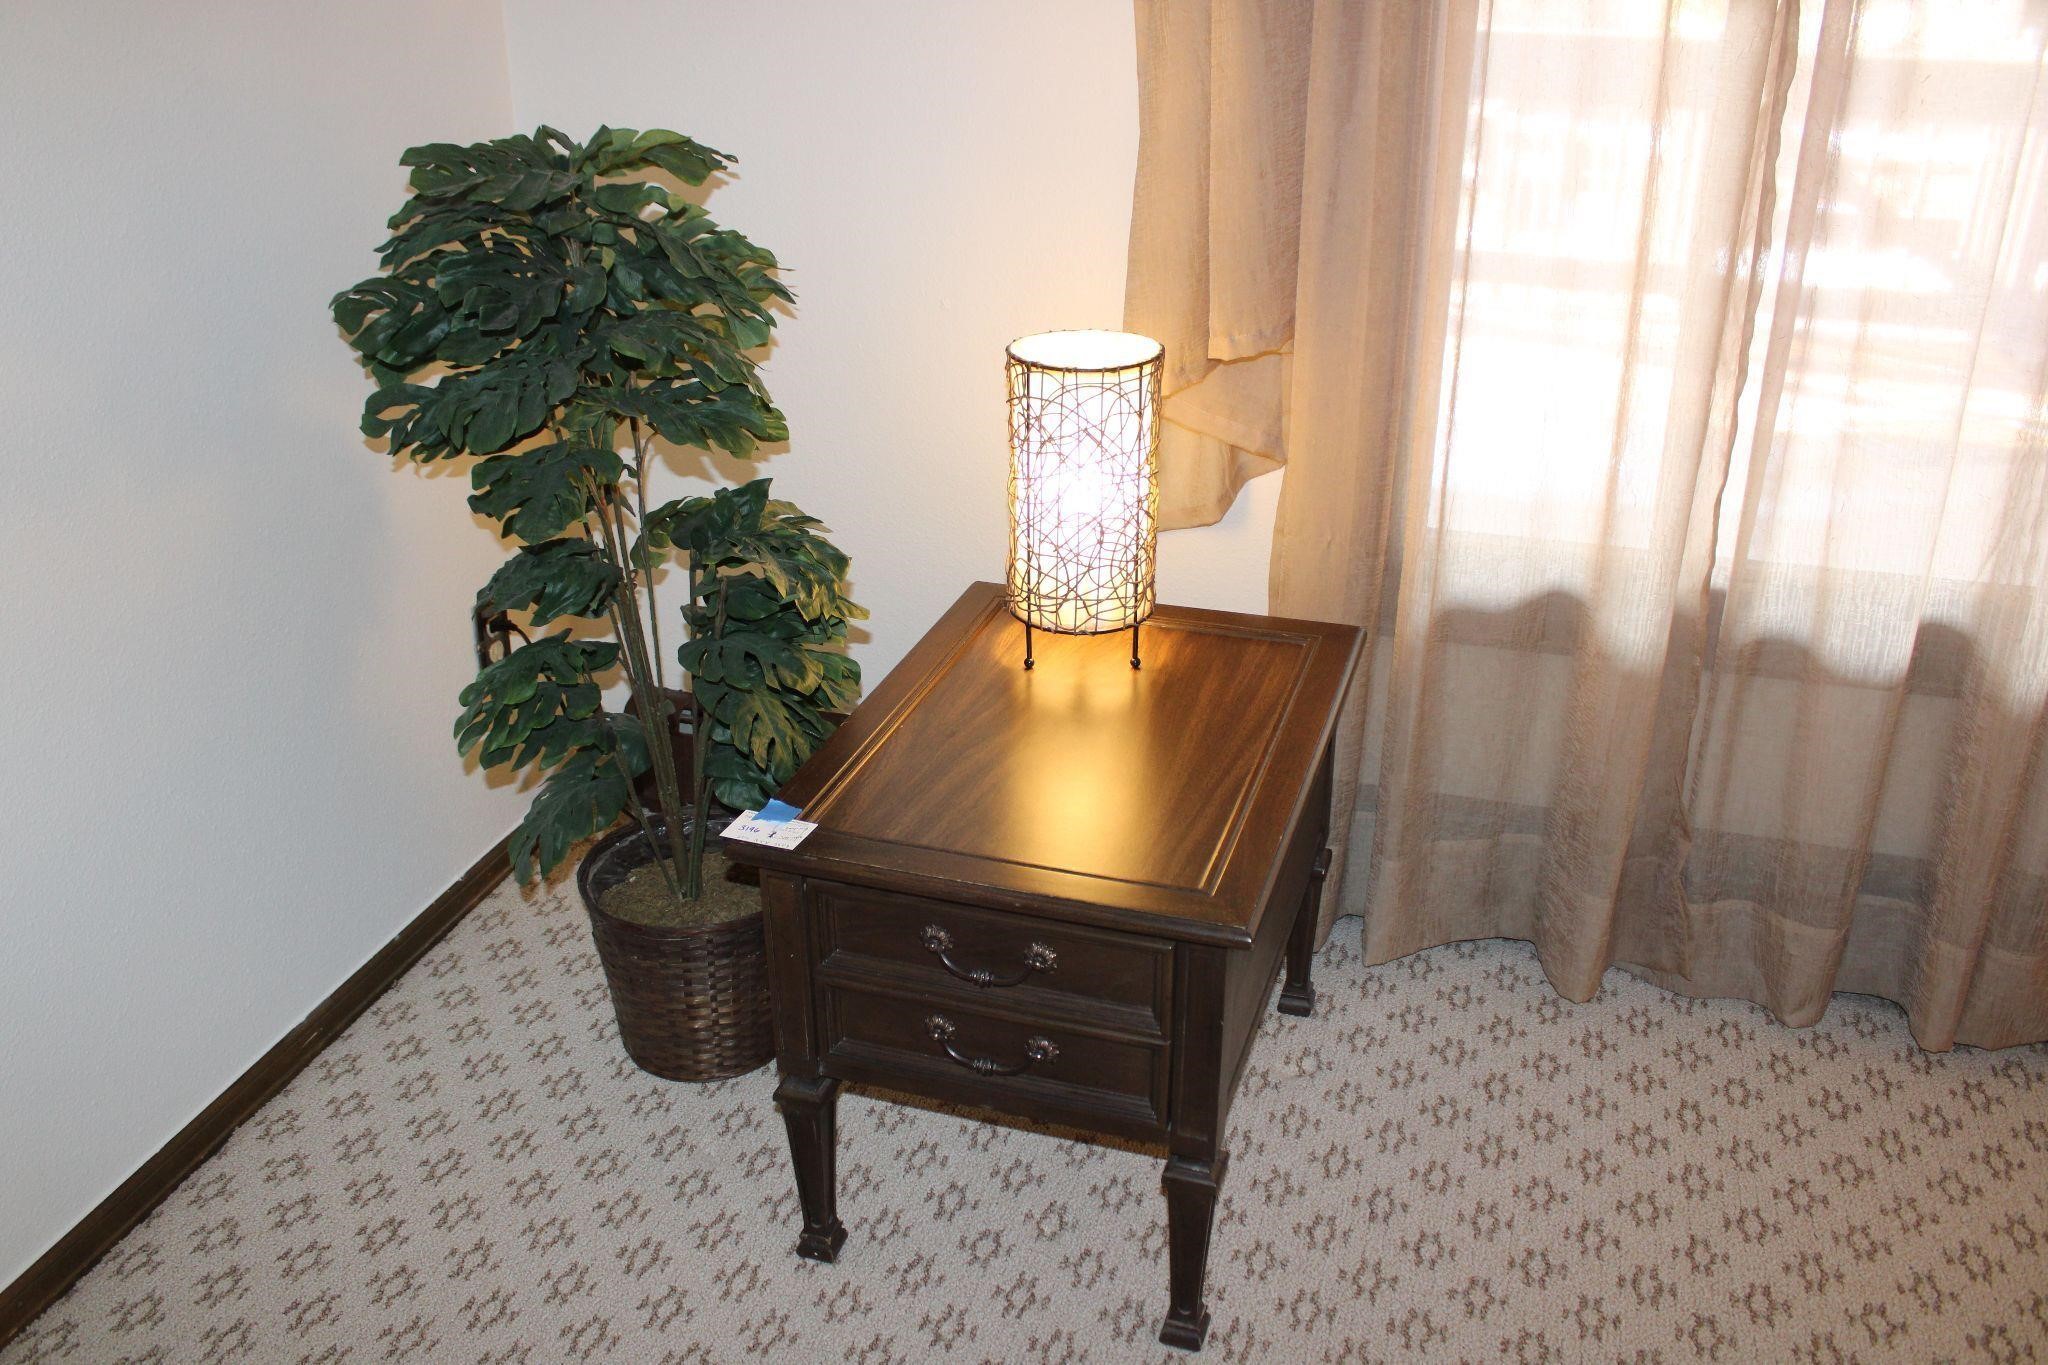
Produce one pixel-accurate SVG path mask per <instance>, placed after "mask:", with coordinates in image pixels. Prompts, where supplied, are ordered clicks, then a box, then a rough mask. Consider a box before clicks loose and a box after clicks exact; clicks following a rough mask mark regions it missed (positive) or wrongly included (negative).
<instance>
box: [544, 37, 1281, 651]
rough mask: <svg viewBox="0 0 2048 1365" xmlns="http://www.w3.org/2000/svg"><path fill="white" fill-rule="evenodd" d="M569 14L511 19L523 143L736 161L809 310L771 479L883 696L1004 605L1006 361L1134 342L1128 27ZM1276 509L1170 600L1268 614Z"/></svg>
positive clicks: (1207, 557) (1217, 531)
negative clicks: (995, 584)
mask: <svg viewBox="0 0 2048 1365" xmlns="http://www.w3.org/2000/svg"><path fill="white" fill-rule="evenodd" d="M568 12H569V11H568V10H567V9H566V7H564V6H563V5H562V4H560V3H559V2H558V0H557V2H554V3H546V2H544V0H507V4H506V6H505V13H506V30H507V38H508V42H509V48H510V52H511V64H512V92H513V105H514V110H515V113H516V116H517V121H518V123H519V124H520V125H521V126H522V127H532V126H533V125H534V124H536V123H543V122H545V123H549V124H552V125H554V126H556V127H558V128H561V129H562V130H563V131H564V132H567V133H569V134H571V135H572V136H578V137H581V136H586V135H588V134H589V133H590V132H591V131H592V130H593V129H595V128H596V127H597V126H598V125H599V124H601V123H609V124H611V125H613V126H615V127H619V126H625V127H638V128H648V127H666V128H674V129H676V130H677V131H679V132H683V133H687V134H689V135H690V136H692V137H695V138H697V139H699V140H701V141H704V142H707V143H709V144H711V145H712V146H714V147H717V148H719V149H721V150H723V151H727V152H730V153H732V154H734V155H736V156H738V157H739V158H740V164H739V166H738V168H737V170H736V172H735V175H734V178H733V179H732V181H731V182H730V183H729V184H727V185H725V186H723V187H722V188H719V189H717V190H716V191H715V192H714V193H712V195H711V197H710V199H709V200H708V205H709V207H710V209H711V212H712V215H713V216H714V217H715V218H717V219H718V220H719V221H720V222H723V223H727V224H729V225H730V226H733V227H736V228H738V229H740V230H741V231H743V232H745V233H746V234H747V235H748V236H750V237H752V238H753V239H754V240H755V241H757V242H759V243H761V244H762V245H763V246H766V247H768V248H769V249H771V250H773V251H774V252H775V253H776V254H777V255H778V256H779V257H780V258H781V259H782V261H783V262H784V263H785V265H787V266H788V267H789V270H788V274H787V276H786V278H787V280H788V281H789V283H790V286H791V287H792V288H793V289H794V290H795V291H796V294H797V306H796V312H795V316H794V317H792V318H790V319H789V320H787V321H786V322H784V324H783V325H782V327H781V329H780V340H779V342H778V344H777V346H776V349H775V351H774V354H773V356H772V358H771V359H770V361H769V363H768V366H767V369H766V377H767V380H768V384H769V387H770V390H771V391H772V392H773V393H774V395H775V399H776V402H777V403H778V404H779V405H780V406H781V407H782V409H783V411H784V412H785V413H786V414H787V415H788V417H789V426H790V444H789V449H788V450H787V452H786V453H781V454H777V455H775V456H774V457H773V458H772V459H769V460H767V461H765V462H763V463H762V465H761V469H760V472H761V473H766V474H770V475H772V476H774V479H775V486H776V491H777V492H778V493H779V494H780V495H781V496H783V497H786V498H789V499H791V500H792V501H794V502H797V503H799V504H801V505H802V506H803V507H804V508H805V510H807V511H809V512H811V513H812V514H814V515H816V516H820V517H823V518H824V519H825V521H826V522H827V523H829V524H830V525H831V527H832V529H833V535H834V538H835V539H836V540H837V541H838V543H839V544H840V546H841V547H842V548H844V549H845V550H846V551H847V552H848V553H849V554H850V555H852V557H853V570H854V589H855V593H856V595H857V596H858V597H859V598H860V599H861V600H862V601H863V602H864V603H865V604H866V605H867V606H868V608H869V609H870V610H871V611H872V612H873V613H874V619H873V620H871V621H869V622H868V623H867V633H868V636H869V638H868V639H867V640H865V641H861V642H858V643H857V644H856V646H855V656H856V657H857V658H858V659H860V661H861V664H862V667H863V669H864V670H865V671H866V673H867V676H868V678H869V680H870V682H871V683H872V682H873V681H874V680H876V679H879V678H880V677H881V676H882V674H883V673H884V672H886V671H887V670H888V669H889V668H890V667H891V666H892V665H894V664H895V662H896V661H897V660H898V659H899V658H901V657H902V656H903V654H904V652H905V651H906V650H908V649H909V648H910V646H911V645H912V644H914V643H915V642H916V641H917V639H918V637H919V636H921V635H922V634H923V633H924V631H925V630H926V628H927V627H929V626H930V625H931V623H932V622H933V621H934V620H935V619H936V618H937V617H938V615H939V613H940V612H942V611H943V610H944V609H945V608H946V606H947V605H949V604H950V603H951V602H952V601H953V599H954V598H955V597H957V596H958V595H959V594H960V591H961V589H962V588H964V587H965V586H966V585H967V584H968V583H969V582H971V581H973V580H974V579H977V578H983V579H999V578H1001V577H1002V571H1003V550H1004V545H1005V543H1006V540H1007V535H1008V530H1007V522H1006V520H1005V517H1006V513H1005V509H1004V476H1005V466H1006V462H1007V460H1008V447H1007V445H1006V436H1005V429H1004V415H1003V370H1002V360H1003V347H1004V346H1005V345H1006V344H1008V342H1009V341H1010V340H1011V339H1012V338H1014V337H1017V336H1019V335H1022V334H1024V333H1027V332H1035V331H1041V330H1045V329H1048V328H1055V327H1114V326H1117V325H1118V324H1119V322H1120V321H1121V318H1122V314H1123V286H1124V248H1125V239H1126V236H1127V234H1128V231H1129V227H1130V213H1131V176H1132V171H1133V168H1134V166H1135V164H1136V158H1137V144H1138V128H1137V76H1136V59H1135V54H1134V49H1133V41H1134V40H1133V33H1132V14H1131V6H1130V4H1129V3H1128V0H1033V3H1030V4H990V3H972V2H968V0H888V3H847V2H846V0H800V2H796V0H790V2H785V3H777V4H774V5H768V6H760V7H755V8H747V7H739V8H735V7H733V6H732V5H729V4H712V3H705V2H704V0H683V2H681V3H677V2H675V0H662V2H661V3H613V4H608V5H606V6H605V9H604V12H605V15H606V21H605V22H604V23H601V24H596V23H580V22H564V16H565V15H566V14H567V13H568ZM622 35H631V41H630V42H622V41H621V38H622ZM739 472H740V473H741V474H742V475H744V473H745V471H744V470H742V471H739ZM678 487H680V485H679V486H678ZM1278 491H1279V480H1278V479H1277V478H1267V479H1261V480H1259V481H1258V482H1256V483H1255V484H1253V485H1252V487H1251V489H1250V490H1248V492H1247V496H1246V497H1245V498H1244V499H1241V500H1240V503H1239V506H1238V507H1237V508H1236V509H1235V510H1234V511H1233V512H1232V514H1231V516H1230V517H1229V518H1228V519H1227V520H1226V521H1225V522H1224V523H1222V524H1221V525H1219V526H1216V527H1205V528H1202V529H1200V530H1196V531H1182V532H1175V533H1171V534H1169V535H1167V536H1165V537H1163V538H1162V540H1161V542H1160V544H1161V550H1160V581H1159V588H1160V597H1161V599H1162V600H1163V601H1167V602H1175V603H1184V604H1190V605H1196V606H1212V607H1222V608H1227V609H1234V610H1244V611H1263V610H1265V605H1266V555H1267V549H1268V541H1269V538H1270V534H1271V526H1272V514H1273V507H1274V498H1275V495H1276V494H1277V493H1278Z"/></svg>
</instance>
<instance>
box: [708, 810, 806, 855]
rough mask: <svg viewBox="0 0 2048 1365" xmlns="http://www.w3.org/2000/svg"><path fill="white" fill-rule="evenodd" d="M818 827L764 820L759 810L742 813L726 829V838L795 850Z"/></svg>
mask: <svg viewBox="0 0 2048 1365" xmlns="http://www.w3.org/2000/svg"><path fill="white" fill-rule="evenodd" d="M816 828H817V826H816V825H814V824H812V823H811V822H810V821H808V820H763V819H762V818H761V812H759V811H757V810H750V811H742V812H740V818H739V819H737V820H735V821H733V822H732V823H731V824H729V825H727V826H726V827H725V837H726V838H728V839H738V840H740V841H741V842H743V843H749V844H766V845H767V846H768V847H770V848H795V847H796V846H797V845H798V844H800V843H802V842H803V841H804V836H806V835H808V834H809V833H810V832H811V831H812V830H814V829H816Z"/></svg>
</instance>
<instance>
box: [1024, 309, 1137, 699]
mask: <svg viewBox="0 0 2048 1365" xmlns="http://www.w3.org/2000/svg"><path fill="white" fill-rule="evenodd" d="M1164 355H1165V350H1164V348H1163V347H1161V346H1160V344H1159V343H1158V342H1156V341H1154V340H1152V339H1151V338H1150V337H1143V336H1138V335H1136V334H1134V333H1131V332H1041V333H1039V334H1038V335H1036V336H1028V337H1022V338H1019V339H1018V340H1016V341H1013V342H1011V343H1010V349H1009V355H1008V361H1007V364H1006V365H1005V367H1004V368H1005V371H1006V373H1007V376H1008V379H1009V392H1010V564H1009V575H1008V578H1009V588H1010V610H1011V611H1012V612H1013V613H1014V614H1015V615H1016V617H1017V619H1018V620H1020V621H1022V622H1023V623H1024V666H1025V667H1026V668H1030V667H1031V666H1032V663H1033V660H1032V653H1031V632H1032V631H1033V630H1034V629H1035V630H1049V631H1053V632H1056V633H1058V634H1061V635H1100V634H1103V633H1104V632H1107V631H1113V630H1129V631H1130V632H1131V667H1133V668H1136V667H1138V657H1139V656H1138V626H1139V623H1141V622H1142V621H1143V620H1144V619H1145V618H1146V617H1147V616H1149V615H1151V613H1152V605H1153V602H1154V590H1153V569H1154V565H1155V560H1156V555H1157V550H1158V542H1159V528H1158V510H1159V376H1160V370H1161V361H1162V359H1163V357H1164Z"/></svg>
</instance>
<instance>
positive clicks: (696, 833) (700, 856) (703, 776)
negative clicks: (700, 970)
mask: <svg viewBox="0 0 2048 1365" xmlns="http://www.w3.org/2000/svg"><path fill="white" fill-rule="evenodd" d="M702 587H703V579H702V578H700V577H699V576H698V573H697V566H696V565H695V564H692V565H691V566H690V602H691V604H692V605H695V603H696V601H697V593H698V592H699V591H700V590H701V589H702ZM724 621H725V584H724V583H723V582H721V583H720V584H719V585H718V615H717V617H716V618H715V620H714V621H713V624H712V632H711V633H712V638H713V639H716V638H717V637H718V636H719V635H721V634H723V633H724ZM710 729H711V727H709V726H708V725H706V724H705V723H704V703H703V702H701V701H699V700H698V699H697V689H696V688H695V687H694V686H693V687H692V688H691V689H690V790H691V791H692V792H693V793H694V794H695V800H696V802H697V820H696V823H694V824H692V825H691V826H690V888H691V890H690V895H691V897H692V898H693V899H694V898H695V897H696V896H697V895H698V894H700V893H701V892H702V891H703V889H704V843H705V837H706V835H707V833H708V831H707V830H706V829H705V820H704V813H705V812H706V811H708V810H709V809H710V807H711V779H710V777H709V775H708V774H707V773H706V772H705V763H704V751H705V750H706V749H707V748H709V747H710V744H711V733H710Z"/></svg>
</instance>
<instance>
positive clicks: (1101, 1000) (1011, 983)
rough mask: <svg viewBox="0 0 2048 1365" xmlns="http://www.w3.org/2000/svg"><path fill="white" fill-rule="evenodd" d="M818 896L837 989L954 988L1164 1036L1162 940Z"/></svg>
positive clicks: (891, 901) (1168, 960)
mask: <svg viewBox="0 0 2048 1365" xmlns="http://www.w3.org/2000/svg"><path fill="white" fill-rule="evenodd" d="M810 894H811V895H813V896H814V897H816V898H817V902H818V908H819V910H820V911H821V912H822V913H821V914H820V915H819V916H818V919H817V921H816V922H817V923H818V924H819V925H820V926H821V927H822V929H823V933H822V934H821V935H820V936H819V938H820V942H819V945H818V956H819V962H820V966H821V969H822V970H821V975H822V976H824V978H825V979H826V980H828V981H845V982H847V983H849V984H851V983H854V982H856V981H866V980H874V979H878V978H888V979H891V980H899V981H902V982H903V983H904V984H905V985H906V986H913V985H914V986H915V987H916V988H918V989H926V988H927V987H928V986H950V987H952V988H953V989H954V990H958V991H964V992H972V993H974V994H986V995H988V996H989V997H990V998H991V999H997V998H1000V999H1002V1000H1003V1001H1005V1002H1006V1003H1008V1004H1010V1005H1012V1006H1014V1007H1015V1008H1017V1009H1020V1010H1028V1011H1031V1012H1033V1013H1036V1014H1039V1015H1041V1016H1042V1017H1043V1018H1045V1019H1047V1020H1048V1021H1052V1020H1065V1019H1082V1020H1086V1021H1089V1022H1092V1023H1099V1024H1101V1025H1103V1026H1104V1027H1111V1028H1121V1029H1123V1030H1125V1031H1127V1032H1130V1033H1133V1034H1146V1035H1153V1036H1158V1035H1161V1034H1162V1033H1163V1031H1164V1021H1165V1019H1166V1018H1167V1007H1168V1001H1169V995H1170V993H1171V991H1172V979H1173V972H1172V964H1173V949H1172V946H1171V945H1170V944H1168V943H1166V942H1164V941H1162V940H1154V939H1147V938H1140V937H1137V936H1133V935H1128V934H1108V933H1104V932H1102V931H1100V930H1095V929H1084V928H1082V927H1080V926H1078V925H1070V924H1062V923H1059V922H1056V921H1053V920H1046V919H1037V918H1033V917H1029V916H1024V915H1014V914H994V913H990V912H988V911H983V910H976V909H973V908H971V907H968V906H962V905H949V904H947V903H945V902H943V901H936V900H926V899H923V898H921V897H914V896H897V895H889V894H887V893H884V892H878V891H869V890H867V889H865V888H862V887H854V886H839V885H834V884H831V883H812V885H811V888H810Z"/></svg>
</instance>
